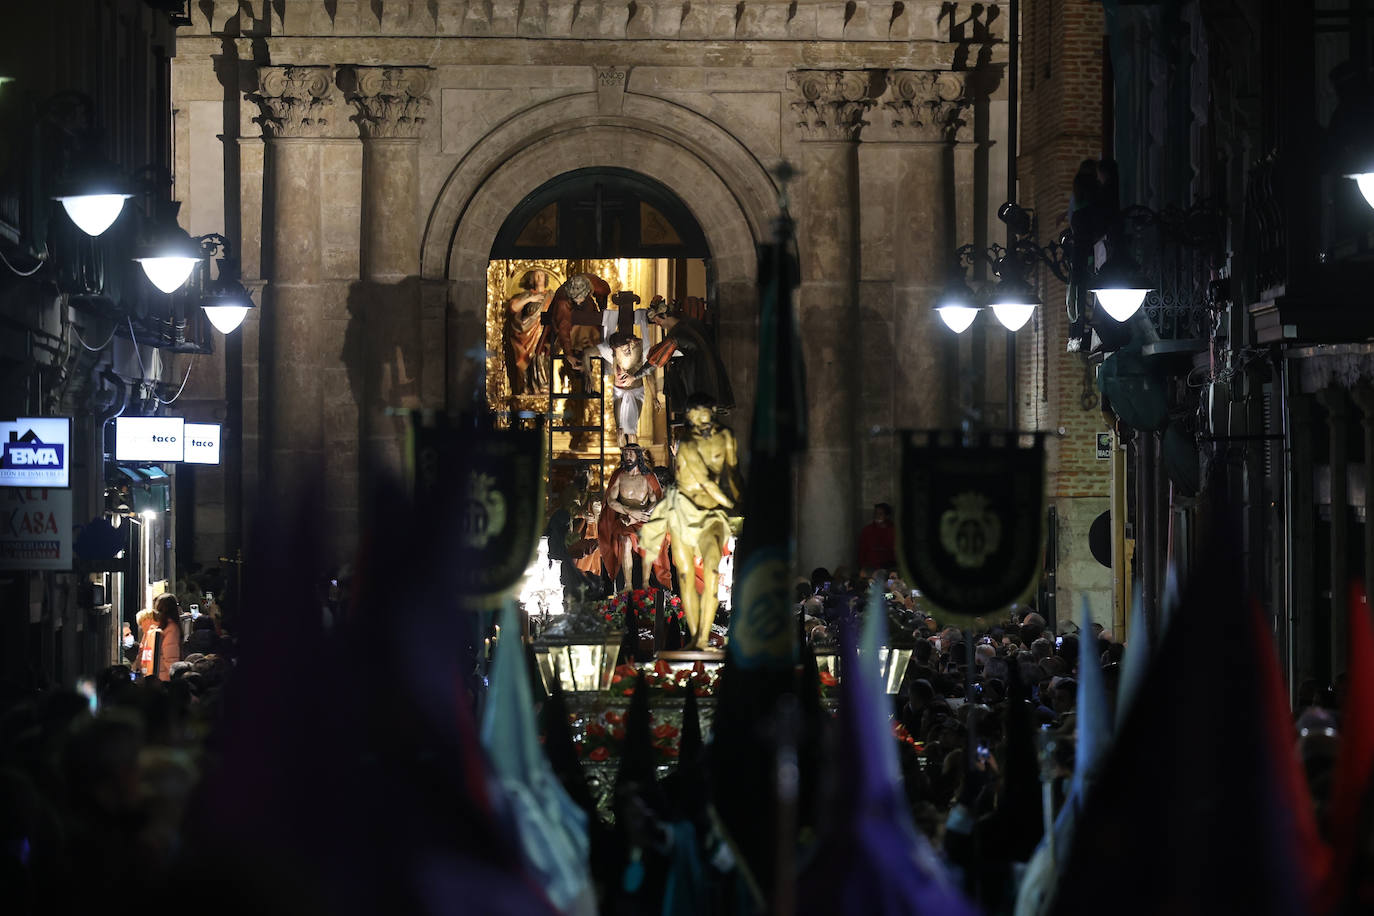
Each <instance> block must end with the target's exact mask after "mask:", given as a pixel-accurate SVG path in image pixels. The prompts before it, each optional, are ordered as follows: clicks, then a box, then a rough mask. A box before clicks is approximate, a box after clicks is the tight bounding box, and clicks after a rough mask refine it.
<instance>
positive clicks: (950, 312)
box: [935, 261, 980, 334]
mask: <svg viewBox="0 0 1374 916" xmlns="http://www.w3.org/2000/svg"><path fill="white" fill-rule="evenodd" d="M935 302H936V305H935V313H936V314H937V315H939V316H940V320H941V321H943V322H944V323H945V326H946V327H948V328H949V329H950V330H951V331H953V332H954V333H955V334H962V333H964V332H965V331H967V330H968V329H969V326H970V325H972V324H973V319H975V318H977V317H978V312H979V308H980V307H979V305H978V300H977V298H976V296H975V295H974V293H973V290H971V289H969V285H968V283H966V282H964V267H963V263H962V261H960V262H957V263H956V264H955V265H954V266H953V267H952V268H951V269H950V272H949V281H948V282H947V283H946V284H945V288H944V289H943V290H941V291H940V295H939V298H937V299H936V300H935Z"/></svg>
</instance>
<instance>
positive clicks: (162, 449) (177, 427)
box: [115, 417, 186, 461]
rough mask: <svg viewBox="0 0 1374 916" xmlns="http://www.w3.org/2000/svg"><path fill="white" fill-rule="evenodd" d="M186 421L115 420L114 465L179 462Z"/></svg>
mask: <svg viewBox="0 0 1374 916" xmlns="http://www.w3.org/2000/svg"><path fill="white" fill-rule="evenodd" d="M185 426H186V421H185V420H183V419H182V418H181V417H118V418H117V419H116V420H115V460H116V461H181V460H182V456H183V455H184V454H185V441H186V430H185Z"/></svg>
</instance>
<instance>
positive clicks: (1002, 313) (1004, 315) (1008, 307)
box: [992, 302, 1035, 331]
mask: <svg viewBox="0 0 1374 916" xmlns="http://www.w3.org/2000/svg"><path fill="white" fill-rule="evenodd" d="M992 314H994V315H996V316H997V320H998V321H1000V322H1001V323H1002V327H1004V328H1006V329H1007V330H1008V331H1019V330H1021V328H1022V327H1024V326H1025V324H1026V322H1027V321H1030V317H1031V316H1032V315H1034V314H1035V303H1033V302H994V303H993V304H992Z"/></svg>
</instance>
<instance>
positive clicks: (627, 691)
mask: <svg viewBox="0 0 1374 916" xmlns="http://www.w3.org/2000/svg"><path fill="white" fill-rule="evenodd" d="M620 692H621V693H622V694H624V695H625V696H627V697H632V696H634V695H635V689H634V688H633V687H629V688H627V689H625V690H622V691H620Z"/></svg>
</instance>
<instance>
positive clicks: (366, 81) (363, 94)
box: [339, 67, 431, 140]
mask: <svg viewBox="0 0 1374 916" xmlns="http://www.w3.org/2000/svg"><path fill="white" fill-rule="evenodd" d="M429 83H430V72H429V69H428V68H426V67H342V68H340V70H339V88H341V89H342V90H343V91H344V97H345V98H347V99H348V101H349V102H350V103H352V104H353V105H354V106H355V107H356V108H357V109H358V113H357V114H356V115H354V116H353V120H354V121H356V122H357V124H358V130H359V132H360V133H361V134H362V136H363V139H365V140H368V139H373V138H415V137H418V136H420V131H421V130H422V129H423V128H424V126H425V119H426V116H427V115H428V113H429V108H430V104H431V102H430V98H429V94H428V93H429Z"/></svg>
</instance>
